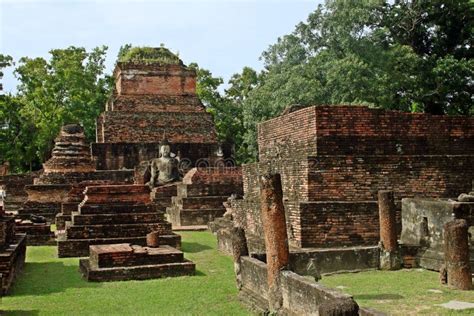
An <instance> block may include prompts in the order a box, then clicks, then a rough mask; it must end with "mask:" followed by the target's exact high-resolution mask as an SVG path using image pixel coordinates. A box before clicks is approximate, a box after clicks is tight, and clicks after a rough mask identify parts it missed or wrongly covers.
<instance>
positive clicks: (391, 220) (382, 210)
mask: <svg viewBox="0 0 474 316" xmlns="http://www.w3.org/2000/svg"><path fill="white" fill-rule="evenodd" d="M378 204H379V223H380V244H381V249H380V268H381V269H382V270H396V269H400V267H401V258H400V256H399V252H398V243H397V222H396V218H395V211H396V209H395V201H394V198H393V191H384V190H381V191H379V192H378Z"/></svg>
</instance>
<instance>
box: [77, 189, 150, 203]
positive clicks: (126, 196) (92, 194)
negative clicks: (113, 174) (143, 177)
mask: <svg viewBox="0 0 474 316" xmlns="http://www.w3.org/2000/svg"><path fill="white" fill-rule="evenodd" d="M84 194H85V198H84V202H83V204H89V203H92V204H103V203H107V204H110V203H122V202H135V203H149V202H150V201H151V199H150V188H149V187H148V186H145V185H99V186H90V187H87V188H86V190H85V191H84Z"/></svg>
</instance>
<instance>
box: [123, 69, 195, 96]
mask: <svg viewBox="0 0 474 316" xmlns="http://www.w3.org/2000/svg"><path fill="white" fill-rule="evenodd" d="M114 76H115V78H116V85H115V88H116V90H117V93H118V94H133V95H141V94H161V95H186V94H195V93H196V72H195V71H194V70H190V69H187V68H186V67H183V66H180V65H157V64H149V65H147V64H132V63H118V64H117V67H116V69H115V71H114Z"/></svg>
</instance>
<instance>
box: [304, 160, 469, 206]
mask: <svg viewBox="0 0 474 316" xmlns="http://www.w3.org/2000/svg"><path fill="white" fill-rule="evenodd" d="M309 161H310V170H309V171H310V172H309V185H308V190H309V200H312V201H324V200H331V201H359V200H376V199H377V191H378V190H393V191H394V194H395V198H396V199H397V200H401V199H402V198H404V197H414V196H425V197H456V196H458V195H459V194H460V193H462V192H469V190H470V188H471V180H472V179H474V155H462V156H450V155H441V156H434V155H417V156H405V155H403V156H398V155H389V156H356V157H354V156H320V157H312V158H310V160H309Z"/></svg>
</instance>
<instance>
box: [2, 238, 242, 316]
mask: <svg viewBox="0 0 474 316" xmlns="http://www.w3.org/2000/svg"><path fill="white" fill-rule="evenodd" d="M180 235H182V237H183V242H182V248H183V251H184V255H185V257H186V258H187V259H190V260H192V261H193V262H195V263H196V270H197V271H196V275H195V276H184V277H173V278H163V279H155V280H145V281H123V282H104V283H97V282H87V281H85V280H84V279H82V278H81V275H80V273H79V271H78V267H79V260H78V259H77V258H65V259H58V258H57V249H56V247H44V246H42V247H30V246H29V247H28V250H27V258H26V266H25V269H24V271H23V272H22V274H21V276H20V278H18V280H16V283H15V285H14V287H13V290H12V293H10V294H9V295H8V296H5V297H3V298H2V305H1V306H2V311H5V313H6V314H8V315H10V313H12V314H13V315H15V314H16V313H19V314H23V315H24V314H25V313H34V314H37V315H137V314H139V315H156V314H159V315H250V312H248V311H247V310H246V309H245V307H244V306H243V305H241V304H240V302H239V300H238V297H237V287H236V286H235V277H234V268H233V263H232V258H231V257H229V256H225V255H223V254H222V253H220V252H219V251H218V250H217V249H216V239H215V237H214V236H213V235H212V234H211V233H209V232H180ZM26 298H27V299H26Z"/></svg>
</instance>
